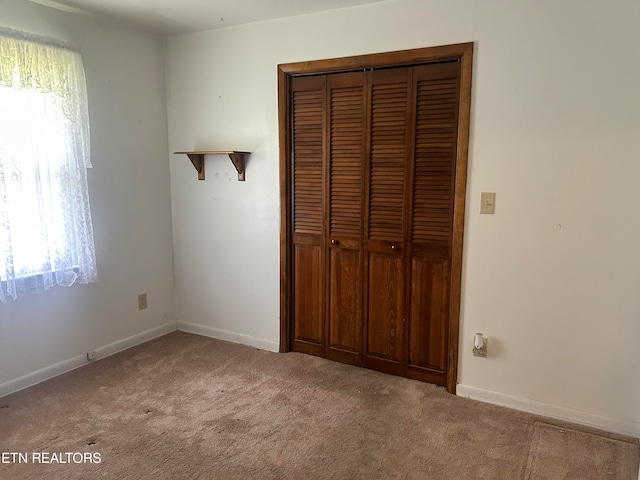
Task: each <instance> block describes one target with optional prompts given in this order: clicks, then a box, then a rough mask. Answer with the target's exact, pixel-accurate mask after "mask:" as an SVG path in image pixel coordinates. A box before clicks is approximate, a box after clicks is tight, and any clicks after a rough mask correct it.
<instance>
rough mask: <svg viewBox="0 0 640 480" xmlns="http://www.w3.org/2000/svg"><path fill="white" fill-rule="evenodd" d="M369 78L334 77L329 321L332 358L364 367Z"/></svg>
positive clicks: (329, 86) (356, 74) (331, 81)
mask: <svg viewBox="0 0 640 480" xmlns="http://www.w3.org/2000/svg"><path fill="white" fill-rule="evenodd" d="M364 81H365V75H364V73H363V72H354V73H341V74H334V75H329V76H328V78H327V91H328V95H329V108H330V114H329V119H330V120H329V127H328V128H329V135H330V138H329V173H328V174H329V205H328V209H329V239H330V241H329V242H328V247H329V310H328V313H329V319H328V329H329V332H328V342H327V347H328V348H327V356H328V357H329V358H332V359H334V360H340V361H342V362H347V363H352V364H356V365H359V364H360V363H361V361H362V358H361V351H362V296H363V283H362V224H363V221H362V215H363V205H362V204H363V202H362V190H363V177H364V150H365V148H364V147H365V132H364V127H365V119H364V117H365V96H364Z"/></svg>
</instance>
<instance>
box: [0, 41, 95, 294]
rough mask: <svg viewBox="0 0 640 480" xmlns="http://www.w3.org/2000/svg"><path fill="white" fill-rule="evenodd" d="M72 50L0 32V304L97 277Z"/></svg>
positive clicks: (81, 86)
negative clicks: (21, 296)
mask: <svg viewBox="0 0 640 480" xmlns="http://www.w3.org/2000/svg"><path fill="white" fill-rule="evenodd" d="M89 151H90V144H89V113H88V106H87V87H86V81H85V76H84V69H83V66H82V60H81V58H80V54H79V52H76V51H73V50H72V49H69V48H67V47H66V46H63V45H61V44H55V42H52V41H49V40H46V41H45V40H44V39H40V38H35V37H31V36H28V35H26V34H22V33H18V32H14V31H8V30H4V29H0V302H6V300H7V298H8V297H11V298H13V299H16V298H17V297H18V296H20V295H22V294H26V293H32V292H36V291H41V290H47V289H49V288H51V287H53V286H55V285H59V286H70V285H72V284H74V283H76V282H78V283H88V282H92V281H95V280H96V279H97V271H96V262H95V248H94V242H93V228H92V224H91V213H90V209H89V194H88V189H87V172H86V169H87V167H91V163H90V156H89Z"/></svg>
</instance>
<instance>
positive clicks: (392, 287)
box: [364, 251, 404, 375]
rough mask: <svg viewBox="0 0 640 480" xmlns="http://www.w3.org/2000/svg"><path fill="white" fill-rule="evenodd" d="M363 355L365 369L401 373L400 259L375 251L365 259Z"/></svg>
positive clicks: (401, 283) (401, 311) (401, 306)
mask: <svg viewBox="0 0 640 480" xmlns="http://www.w3.org/2000/svg"><path fill="white" fill-rule="evenodd" d="M368 257H369V258H368V264H367V267H368V284H367V291H368V295H367V298H368V300H367V315H366V351H365V358H364V364H365V366H367V367H369V368H373V369H375V370H380V371H383V372H387V373H393V374H396V375H399V374H401V373H402V365H401V360H402V335H403V325H402V323H403V312H404V288H403V287H404V280H403V265H402V263H403V262H402V257H401V256H400V255H398V254H395V253H394V254H391V253H384V252H378V251H372V252H369V255H368Z"/></svg>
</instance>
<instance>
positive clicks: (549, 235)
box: [167, 0, 640, 435]
mask: <svg viewBox="0 0 640 480" xmlns="http://www.w3.org/2000/svg"><path fill="white" fill-rule="evenodd" d="M639 18H640V4H639V3H638V2H637V1H636V0H628V1H617V2H614V3H611V2H607V3H606V5H605V3H604V2H600V1H598V0H590V1H584V0H567V1H563V2H556V1H553V0H545V1H540V0H535V1H534V0H522V1H518V2H513V1H512V0H492V1H491V2H487V1H485V0H458V1H447V2H445V1H441V0H390V1H388V2H383V3H379V4H375V5H371V6H363V7H355V8H350V9H343V10H338V11H332V12H326V13H320V14H314V15H308V16H303V17H296V18H289V19H284V20H278V21H272V22H265V23H259V24H252V25H246V26H241V27H236V28H229V29H224V30H218V31H209V32H202V33H198V34H193V35H186V36H181V37H176V38H172V39H171V40H170V41H169V49H168V52H169V53H168V68H167V72H168V73H167V105H168V114H169V147H170V151H176V150H190V149H247V150H250V151H252V152H254V153H253V154H252V155H251V157H250V160H249V164H248V167H247V180H246V182H245V183H239V182H237V181H236V180H235V171H234V169H233V166H232V165H231V163H230V161H229V160H228V159H225V158H222V157H220V158H207V160H206V171H207V179H206V180H205V181H198V180H197V179H196V172H195V170H194V169H193V167H192V166H191V164H190V163H189V161H188V160H187V159H186V157H178V156H173V155H172V156H171V160H170V168H171V191H172V212H173V227H174V228H173V236H174V249H175V268H176V295H177V296H176V308H177V316H178V321H179V324H180V327H181V328H184V329H190V330H193V331H198V332H201V333H208V334H211V335H214V336H220V337H222V338H228V339H235V340H236V341H241V342H244V343H249V344H254V345H258V346H262V347H266V348H272V349H275V348H277V342H278V338H279V337H278V328H279V320H278V316H279V304H278V303H279V297H278V292H279V250H278V235H279V196H278V195H279V185H278V144H277V134H278V129H277V128H278V124H277V121H278V118H277V77H276V66H277V64H278V63H285V62H293V61H304V60H314V59H322V58H332V57H341V56H348V55H356V54H366V53H376V52H382V51H391V50H399V49H408V48H417V47H428V46H434V45H442V44H451V43H459V42H468V41H474V42H475V48H476V50H475V59H474V83H473V104H472V118H471V122H472V131H471V148H470V158H469V168H470V170H469V172H470V175H469V180H468V198H467V202H468V204H467V205H468V212H467V217H466V238H465V242H466V243H465V251H464V254H465V262H464V271H463V300H462V317H461V339H460V346H461V349H460V371H459V378H458V380H459V383H460V388H459V393H460V394H462V395H468V396H472V397H475V398H481V399H485V400H489V401H492V402H497V403H504V404H507V405H511V406H514V407H517V408H521V409H525V410H530V411H535V412H540V413H545V414H547V415H552V416H557V417H560V418H566V419H572V420H577V421H580V422H583V423H587V424H592V425H597V426H601V427H604V428H607V429H610V430H614V431H620V432H626V433H631V434H634V435H640V410H639V409H638V405H640V374H639V373H638V365H640V349H639V348H638V347H637V342H638V339H640V318H639V317H640V294H638V288H639V285H640V215H638V212H637V208H638V205H640V188H638V185H639V180H640V162H639V161H638V154H639V153H640V143H639V142H640V136H639V135H638V131H640V95H638V94H637V88H638V86H639V85H640V55H639V53H640V50H638V48H637V45H638V44H640V30H638V29H637V28H636V23H637V20H638V19H639ZM482 191H495V192H497V210H496V214H495V215H492V216H491V215H482V216H481V215H480V214H479V213H478V210H479V199H480V192H482ZM476 331H481V332H483V333H484V334H485V335H487V336H488V337H489V357H488V358H487V359H481V358H476V357H473V356H472V355H471V343H472V336H473V333H475V332H476Z"/></svg>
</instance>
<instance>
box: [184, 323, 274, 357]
mask: <svg viewBox="0 0 640 480" xmlns="http://www.w3.org/2000/svg"><path fill="white" fill-rule="evenodd" d="M178 330H180V331H181V332H187V333H195V334H197V335H204V336H205V337H211V338H217V339H218V340H226V341H227V342H232V343H240V344H242V345H249V346H250V347H256V348H259V349H260V350H267V351H269V352H278V351H280V344H279V343H278V342H274V341H273V340H267V339H264V338H256V337H252V336H250V335H244V334H242V333H236V332H230V331H228V330H222V329H221V328H215V327H210V326H209V325H202V324H200V323H191V322H178Z"/></svg>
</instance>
